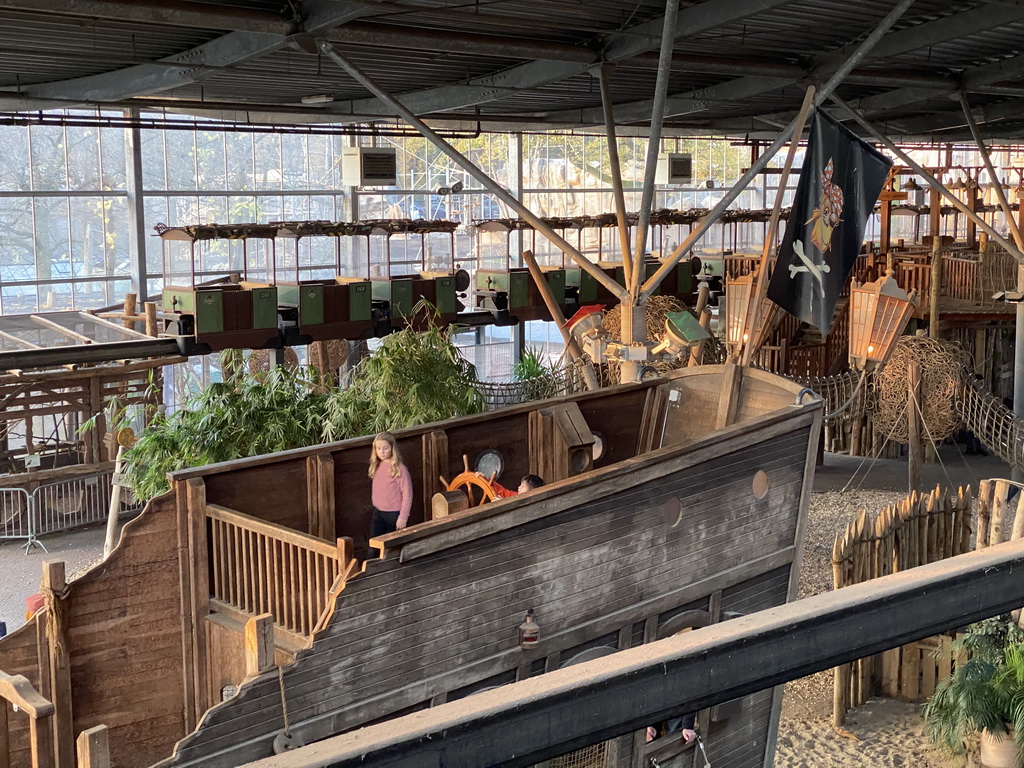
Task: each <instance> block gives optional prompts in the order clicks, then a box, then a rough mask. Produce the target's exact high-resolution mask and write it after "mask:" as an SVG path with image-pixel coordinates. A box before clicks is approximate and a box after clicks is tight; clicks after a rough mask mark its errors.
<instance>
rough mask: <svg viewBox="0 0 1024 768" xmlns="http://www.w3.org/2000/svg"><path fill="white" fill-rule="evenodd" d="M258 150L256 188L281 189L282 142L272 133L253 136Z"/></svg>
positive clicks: (255, 147) (256, 150)
mask: <svg viewBox="0 0 1024 768" xmlns="http://www.w3.org/2000/svg"><path fill="white" fill-rule="evenodd" d="M253 142H254V150H255V152H256V189H281V187H282V184H281V181H282V178H281V177H282V173H281V142H280V137H279V136H275V135H274V134H272V133H258V134H256V135H255V136H254V137H253Z"/></svg>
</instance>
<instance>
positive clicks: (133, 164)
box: [125, 109, 149, 302]
mask: <svg viewBox="0 0 1024 768" xmlns="http://www.w3.org/2000/svg"><path fill="white" fill-rule="evenodd" d="M125 116H126V117H128V118H129V119H132V120H133V121H137V120H138V117H139V110H138V109H129V110H127V111H126V112H125ZM125 138H126V139H127V144H128V174H127V179H126V181H127V184H126V187H127V192H128V251H129V253H130V254H131V261H130V262H129V267H128V269H129V271H130V273H131V285H132V293H134V294H135V295H136V296H137V297H138V299H139V301H142V302H145V301H146V300H147V298H148V296H149V293H148V290H147V289H148V282H149V281H148V277H149V275H148V267H147V264H146V241H147V238H146V206H145V201H144V200H143V195H142V190H143V182H142V131H141V129H140V128H139V127H138V125H136V126H134V127H132V128H126V129H125Z"/></svg>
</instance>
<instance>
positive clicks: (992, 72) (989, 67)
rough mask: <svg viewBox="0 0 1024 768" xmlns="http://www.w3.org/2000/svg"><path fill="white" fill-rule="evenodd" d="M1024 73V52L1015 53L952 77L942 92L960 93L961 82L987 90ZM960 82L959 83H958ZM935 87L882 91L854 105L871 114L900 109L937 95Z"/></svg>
mask: <svg viewBox="0 0 1024 768" xmlns="http://www.w3.org/2000/svg"><path fill="white" fill-rule="evenodd" d="M1022 73H1024V55H1021V56H1014V57H1013V58H1009V59H1001V60H1000V61H995V62H992V63H991V64H984V65H982V66H980V67H972V68H971V69H967V70H964V71H963V72H962V73H960V75H959V76H958V77H957V78H956V79H955V80H954V79H952V78H950V82H949V87H948V88H945V89H943V91H942V95H954V94H956V93H957V92H958V90H959V88H960V85H961V84H962V85H963V88H964V90H966V91H967V92H968V93H973V92H981V93H984V92H986V90H987V89H986V86H989V85H992V84H993V83H997V82H999V81H1000V80H1009V79H1012V78H1015V77H1020V75H1021V74H1022ZM958 81H959V82H958ZM937 95H939V94H936V93H935V91H934V90H932V89H926V88H913V87H910V88H898V89H896V90H894V91H889V92H888V93H880V94H878V95H876V96H869V97H868V98H866V99H860V100H859V101H857V102H855V103H853V106H854V107H856V108H857V109H858V110H860V111H862V112H866V113H867V114H869V115H875V114H877V113H879V112H885V111H886V110H890V109H899V108H900V107H906V106H909V105H910V104H916V103H918V102H921V101H926V100H928V99H932V98H935V97H936V96H937Z"/></svg>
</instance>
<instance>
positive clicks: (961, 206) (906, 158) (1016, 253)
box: [830, 96, 1024, 261]
mask: <svg viewBox="0 0 1024 768" xmlns="http://www.w3.org/2000/svg"><path fill="white" fill-rule="evenodd" d="M830 98H831V99H832V101H834V102H835V103H836V104H838V105H839V106H840V107H842V108H843V109H845V110H846V111H847V112H848V113H849V115H850V117H852V118H853V119H854V120H855V121H856V122H857V124H858V125H860V127H861V128H863V129H864V130H865V131H867V132H868V133H869V134H870V135H871V136H873V137H874V138H875V140H876V141H878V142H879V143H880V144H882V146H884V147H885V148H886V149H888V150H889V151H890V152H892V153H893V154H894V155H896V157H898V158H899V159H900V161H901V162H903V163H904V164H906V165H908V166H910V167H911V168H913V169H914V171H916V172H917V173H918V175H920V176H921V177H922V178H923V179H924V180H925V181H927V182H928V183H929V184H930V185H931V186H932V187H934V188H935V189H937V190H939V192H940V193H941V194H942V196H943V197H945V198H946V199H947V200H949V201H950V202H951V203H952V204H953V206H954V207H955V208H956V209H957V210H959V211H960V212H961V213H963V214H964V215H965V216H966V217H967V218H969V219H971V220H972V221H973V222H974V223H975V224H977V225H978V226H979V227H980V228H981V229H982V230H983V231H985V232H987V233H988V236H989V237H990V238H992V240H994V241H995V242H997V243H999V245H1001V246H1002V247H1003V248H1005V249H1006V252H1007V253H1009V254H1010V255H1011V256H1013V257H1014V258H1015V259H1017V261H1024V253H1022V252H1021V251H1020V250H1018V249H1017V247H1016V246H1015V245H1014V244H1013V243H1011V242H1010V241H1009V240H1007V239H1006V238H1005V237H1003V236H1002V235H1000V234H999V233H998V232H996V230H995V229H993V228H992V227H991V226H990V225H989V223H988V222H987V221H985V220H984V219H982V218H981V217H980V216H979V215H978V214H976V213H975V212H974V211H972V210H971V208H970V206H969V205H967V204H966V203H965V202H964V201H963V200H961V199H960V198H958V197H957V196H956V195H954V194H953V193H952V192H950V191H949V190H948V189H946V187H945V186H944V185H943V184H942V182H940V181H939V180H938V179H937V178H935V177H934V176H932V175H931V174H930V173H928V171H927V170H925V169H924V167H923V166H921V165H920V164H919V163H917V162H915V161H914V159H913V158H912V157H911V156H910V155H908V154H907V153H906V152H904V151H903V150H902V149H900V148H899V147H897V146H896V145H895V144H893V143H892V142H891V141H889V139H888V138H886V136H885V134H883V133H882V132H881V131H880V130H878V129H877V128H875V126H874V125H872V124H871V123H869V122H868V121H867V119H866V118H865V117H864V116H863V115H862V114H860V112H858V111H857V110H855V109H854V108H853V107H851V106H850V105H849V104H847V103H846V102H845V101H843V100H842V99H840V98H839V97H838V96H831V97H830Z"/></svg>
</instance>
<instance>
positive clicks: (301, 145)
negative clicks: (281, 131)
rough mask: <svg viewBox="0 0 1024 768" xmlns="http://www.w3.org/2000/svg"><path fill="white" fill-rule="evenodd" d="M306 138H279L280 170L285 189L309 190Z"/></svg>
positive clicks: (290, 136)
mask: <svg viewBox="0 0 1024 768" xmlns="http://www.w3.org/2000/svg"><path fill="white" fill-rule="evenodd" d="M307 138H308V137H306V136H296V135H294V134H285V135H284V136H281V168H282V170H283V177H284V178H283V185H284V188H285V189H310V188H311V186H310V183H309V165H308V162H307V153H306V139H307Z"/></svg>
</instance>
